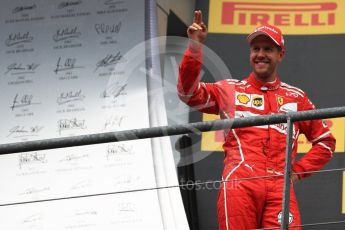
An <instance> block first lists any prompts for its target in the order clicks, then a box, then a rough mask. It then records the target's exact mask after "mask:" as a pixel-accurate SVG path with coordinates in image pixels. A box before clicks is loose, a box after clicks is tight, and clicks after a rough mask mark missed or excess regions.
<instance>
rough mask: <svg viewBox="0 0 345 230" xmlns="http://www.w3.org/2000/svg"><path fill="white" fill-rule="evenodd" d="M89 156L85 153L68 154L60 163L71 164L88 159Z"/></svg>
mask: <svg viewBox="0 0 345 230" xmlns="http://www.w3.org/2000/svg"><path fill="white" fill-rule="evenodd" d="M88 157H89V154H87V153H83V154H73V153H71V154H68V155H67V156H65V157H64V158H63V159H61V160H60V162H70V161H77V160H80V159H84V158H88Z"/></svg>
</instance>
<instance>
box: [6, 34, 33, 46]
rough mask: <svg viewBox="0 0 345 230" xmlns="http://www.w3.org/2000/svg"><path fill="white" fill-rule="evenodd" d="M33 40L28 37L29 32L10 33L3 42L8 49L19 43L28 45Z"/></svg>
mask: <svg viewBox="0 0 345 230" xmlns="http://www.w3.org/2000/svg"><path fill="white" fill-rule="evenodd" d="M32 40H34V37H32V36H31V35H30V32H26V33H20V32H19V33H12V34H10V35H9V36H8V38H7V39H6V41H5V44H6V46H8V47H10V46H13V45H16V44H20V43H30V42H32Z"/></svg>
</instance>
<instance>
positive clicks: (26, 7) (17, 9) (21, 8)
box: [12, 4, 37, 14]
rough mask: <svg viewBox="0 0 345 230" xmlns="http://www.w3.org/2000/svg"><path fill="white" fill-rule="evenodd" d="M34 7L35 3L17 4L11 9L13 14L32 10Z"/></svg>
mask: <svg viewBox="0 0 345 230" xmlns="http://www.w3.org/2000/svg"><path fill="white" fill-rule="evenodd" d="M36 7H37V6H36V4H33V5H30V6H17V7H15V8H14V9H13V10H12V13H13V14H15V13H18V12H22V11H25V10H33V9H35V8H36Z"/></svg>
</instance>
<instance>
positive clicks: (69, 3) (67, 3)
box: [58, 0, 82, 9]
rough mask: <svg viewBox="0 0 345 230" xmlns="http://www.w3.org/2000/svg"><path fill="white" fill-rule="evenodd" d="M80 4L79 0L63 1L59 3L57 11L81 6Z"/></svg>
mask: <svg viewBox="0 0 345 230" xmlns="http://www.w3.org/2000/svg"><path fill="white" fill-rule="evenodd" d="M81 3H82V1H81V0H78V1H63V2H60V4H59V5H58V9H63V8H66V7H69V6H77V5H79V4H81Z"/></svg>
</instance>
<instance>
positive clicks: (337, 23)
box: [209, 0, 345, 35]
mask: <svg viewBox="0 0 345 230" xmlns="http://www.w3.org/2000/svg"><path fill="white" fill-rule="evenodd" d="M209 12H210V15H209V31H210V32H211V33H238V34H242V33H249V32H250V31H252V27H253V26H257V25H258V24H266V23H269V24H274V25H276V26H278V27H280V28H281V29H282V30H283V31H284V33H285V34H296V35H298V34H303V35H304V34H340V33H345V26H344V22H345V13H344V12H345V3H344V1H343V0H333V1H323V0H321V1H320V0H305V1H301V0H289V1H287V0H285V1H269V0H268V1H258V0H245V1H241V0H237V1H236V0H235V1H222V0H211V1H210V11H209ZM230 28H231V29H230Z"/></svg>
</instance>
